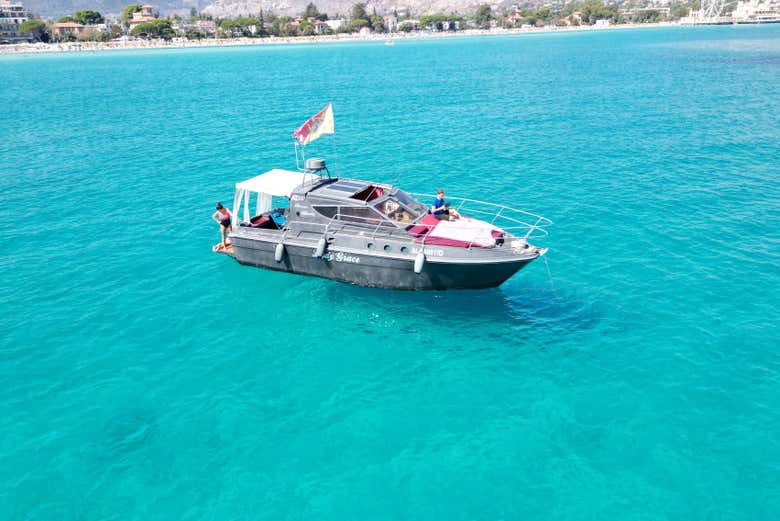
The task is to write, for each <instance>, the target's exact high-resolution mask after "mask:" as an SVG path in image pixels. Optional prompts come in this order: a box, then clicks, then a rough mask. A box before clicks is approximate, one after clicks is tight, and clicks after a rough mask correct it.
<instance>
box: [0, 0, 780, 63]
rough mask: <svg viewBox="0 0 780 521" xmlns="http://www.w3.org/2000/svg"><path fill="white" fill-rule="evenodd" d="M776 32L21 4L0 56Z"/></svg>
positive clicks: (714, 1) (777, 5)
mask: <svg viewBox="0 0 780 521" xmlns="http://www.w3.org/2000/svg"><path fill="white" fill-rule="evenodd" d="M775 22H780V0H745V1H740V2H737V3H726V2H724V1H723V0H703V1H702V2H699V1H698V0H693V1H688V2H673V1H672V0H641V1H638V2H637V1H633V0H617V1H608V2H604V1H603V0H582V1H573V2H568V3H556V2H544V3H540V4H538V5H536V6H533V7H531V6H529V4H528V3H527V2H526V3H523V4H514V5H512V6H511V7H509V8H501V7H500V5H491V4H487V3H485V4H481V5H479V6H478V7H477V8H476V10H474V12H471V13H457V12H451V13H415V12H413V11H412V9H410V8H408V7H401V6H398V7H395V8H393V9H392V10H391V12H377V10H376V8H375V7H374V8H369V7H368V6H367V4H365V3H356V4H354V5H352V6H351V8H350V9H349V11H348V12H346V13H325V12H321V11H320V10H319V9H318V7H317V5H316V4H314V3H309V4H308V5H307V6H306V8H305V10H304V11H303V12H301V13H299V15H298V16H289V15H281V14H275V13H274V12H271V11H263V10H262V9H261V10H260V11H259V12H257V13H242V14H239V15H238V16H234V17H226V16H215V15H213V14H211V13H210V12H209V10H208V9H205V10H204V11H198V10H197V9H195V8H194V7H193V8H191V9H190V10H189V12H185V13H180V12H173V13H161V12H160V11H159V10H158V8H157V7H156V6H155V5H151V4H140V3H133V4H128V5H126V6H125V7H124V9H122V11H121V12H120V13H105V14H104V13H100V12H98V11H96V10H90V9H83V10H78V11H76V12H73V13H71V14H66V15H63V16H60V17H57V18H56V19H55V18H51V19H46V18H43V17H41V16H38V15H37V14H36V13H34V12H32V11H31V10H29V9H27V8H26V7H25V6H24V4H23V3H21V2H20V1H18V0H0V53H9V52H46V51H71V50H82V49H110V48H135V47H158V46H188V45H215V44H218V45H224V44H237V45H238V44H252V43H280V42H281V43H287V42H295V41H311V40H342V39H347V40H354V39H372V38H381V39H385V40H389V39H390V38H393V37H425V36H449V35H455V34H501V33H506V32H520V31H558V30H573V29H576V30H582V29H604V28H613V27H641V26H647V25H649V24H681V25H686V24H687V25H698V24H730V23H733V24H750V23H775Z"/></svg>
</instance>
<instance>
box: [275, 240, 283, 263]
mask: <svg viewBox="0 0 780 521" xmlns="http://www.w3.org/2000/svg"><path fill="white" fill-rule="evenodd" d="M283 258H284V244H282V243H281V242H280V243H279V244H277V245H276V250H275V251H274V260H275V261H276V262H282V259H283Z"/></svg>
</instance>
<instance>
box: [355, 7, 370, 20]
mask: <svg viewBox="0 0 780 521" xmlns="http://www.w3.org/2000/svg"><path fill="white" fill-rule="evenodd" d="M351 14H352V19H353V20H368V13H367V12H366V4H355V5H353V6H352V12H351Z"/></svg>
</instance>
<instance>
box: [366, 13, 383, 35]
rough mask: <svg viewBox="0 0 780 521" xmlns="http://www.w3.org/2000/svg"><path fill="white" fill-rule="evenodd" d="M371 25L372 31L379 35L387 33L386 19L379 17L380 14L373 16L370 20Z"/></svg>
mask: <svg viewBox="0 0 780 521" xmlns="http://www.w3.org/2000/svg"><path fill="white" fill-rule="evenodd" d="M368 22H369V24H371V29H373V30H374V31H376V32H378V33H386V32H387V27H385V19H384V18H382V17H381V16H379V15H378V14H372V15H371V17H370V18H369V19H368Z"/></svg>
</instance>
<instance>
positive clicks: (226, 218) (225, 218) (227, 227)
mask: <svg viewBox="0 0 780 521" xmlns="http://www.w3.org/2000/svg"><path fill="white" fill-rule="evenodd" d="M211 218H212V219H214V221H216V222H217V223H218V224H219V232H220V233H221V234H222V243H221V244H219V245H218V246H217V248H216V250H217V251H219V250H224V249H225V248H227V247H228V246H229V245H230V243H229V242H228V241H227V234H228V232H232V231H233V225H232V224H231V222H230V211H229V210H228V209H227V208H225V207H224V206H222V203H217V211H216V212H214V215H212V216H211Z"/></svg>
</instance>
